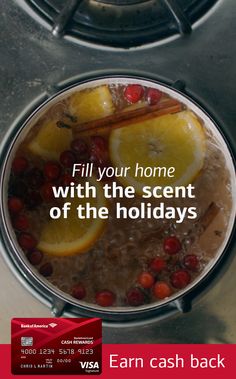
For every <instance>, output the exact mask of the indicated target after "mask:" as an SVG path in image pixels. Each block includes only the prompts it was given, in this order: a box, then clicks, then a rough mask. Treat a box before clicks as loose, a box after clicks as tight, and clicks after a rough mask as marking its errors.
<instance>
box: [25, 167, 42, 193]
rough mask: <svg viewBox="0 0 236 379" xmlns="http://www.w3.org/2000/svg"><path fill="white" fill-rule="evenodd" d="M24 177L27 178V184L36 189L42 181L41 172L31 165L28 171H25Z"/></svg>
mask: <svg viewBox="0 0 236 379" xmlns="http://www.w3.org/2000/svg"><path fill="white" fill-rule="evenodd" d="M26 179H27V184H28V185H29V186H30V187H32V188H35V189H38V188H39V187H41V185H42V184H43V183H44V177H43V173H42V171H41V170H40V169H39V168H37V167H33V168H32V169H31V170H30V171H28V172H27V178H26Z"/></svg>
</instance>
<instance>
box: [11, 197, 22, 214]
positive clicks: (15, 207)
mask: <svg viewBox="0 0 236 379" xmlns="http://www.w3.org/2000/svg"><path fill="white" fill-rule="evenodd" d="M23 208H24V204H23V201H22V200H21V199H19V197H10V198H9V199H8V209H9V212H11V213H14V214H17V213H19V212H20V211H21V210H22V209H23Z"/></svg>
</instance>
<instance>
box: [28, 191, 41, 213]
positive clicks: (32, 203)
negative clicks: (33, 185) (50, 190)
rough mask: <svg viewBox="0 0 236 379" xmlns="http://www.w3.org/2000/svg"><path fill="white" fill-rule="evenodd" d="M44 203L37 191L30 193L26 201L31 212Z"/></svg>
mask: <svg viewBox="0 0 236 379" xmlns="http://www.w3.org/2000/svg"><path fill="white" fill-rule="evenodd" d="M42 201H43V200H42V197H41V195H40V194H39V193H38V192H36V191H31V192H29V194H28V196H27V198H26V199H25V203H26V206H27V208H28V209H30V210H32V209H35V208H37V207H38V206H39V205H41V204H42Z"/></svg>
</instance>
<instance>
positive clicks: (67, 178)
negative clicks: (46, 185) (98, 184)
mask: <svg viewBox="0 0 236 379" xmlns="http://www.w3.org/2000/svg"><path fill="white" fill-rule="evenodd" d="M74 182H75V179H74V178H73V177H72V176H71V175H70V174H67V173H65V174H64V175H62V177H61V180H60V185H61V186H62V187H67V186H70V184H71V183H74Z"/></svg>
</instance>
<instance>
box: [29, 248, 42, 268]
mask: <svg viewBox="0 0 236 379" xmlns="http://www.w3.org/2000/svg"><path fill="white" fill-rule="evenodd" d="M27 258H28V260H29V262H30V263H31V264H32V265H34V266H37V265H39V264H40V263H41V262H42V259H43V253H42V252H41V251H39V250H33V251H31V252H29V253H28V254H27Z"/></svg>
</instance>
